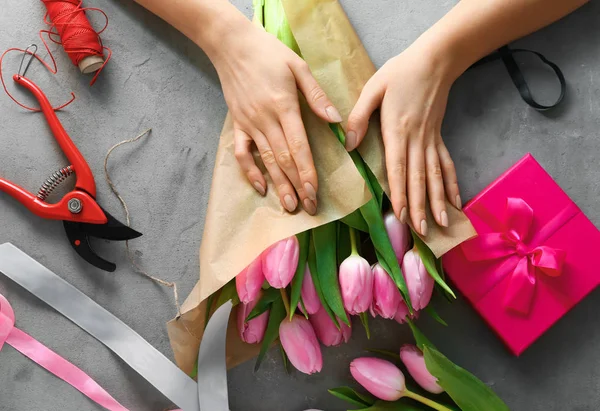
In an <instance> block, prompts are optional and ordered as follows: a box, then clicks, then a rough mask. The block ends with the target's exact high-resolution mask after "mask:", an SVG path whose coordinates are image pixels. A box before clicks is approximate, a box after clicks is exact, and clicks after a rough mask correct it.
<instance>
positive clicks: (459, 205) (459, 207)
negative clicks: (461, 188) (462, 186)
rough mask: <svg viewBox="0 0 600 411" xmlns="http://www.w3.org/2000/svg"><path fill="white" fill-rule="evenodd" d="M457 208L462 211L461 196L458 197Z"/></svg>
mask: <svg viewBox="0 0 600 411" xmlns="http://www.w3.org/2000/svg"><path fill="white" fill-rule="evenodd" d="M456 208H458V209H459V210H461V209H462V201H460V194H457V195H456Z"/></svg>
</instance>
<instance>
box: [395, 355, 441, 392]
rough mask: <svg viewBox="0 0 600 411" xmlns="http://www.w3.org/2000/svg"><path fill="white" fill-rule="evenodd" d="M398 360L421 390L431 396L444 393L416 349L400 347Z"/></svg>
mask: <svg viewBox="0 0 600 411" xmlns="http://www.w3.org/2000/svg"><path fill="white" fill-rule="evenodd" d="M400 359H401V360H402V362H403V363H404V365H405V366H406V369H407V370H408V372H409V373H410V375H411V376H412V377H413V379H414V380H415V381H416V382H417V384H419V385H420V386H421V388H423V389H424V390H425V391H429V392H430V393H432V394H441V393H442V392H444V389H443V388H442V387H440V385H439V384H438V382H437V381H438V380H437V378H435V377H434V376H433V375H431V373H430V372H429V370H428V369H427V366H426V365H425V357H423V352H422V351H421V350H420V349H419V348H418V347H416V346H414V345H409V344H407V345H404V346H402V348H400Z"/></svg>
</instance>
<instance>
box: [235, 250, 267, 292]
mask: <svg viewBox="0 0 600 411" xmlns="http://www.w3.org/2000/svg"><path fill="white" fill-rule="evenodd" d="M264 282H265V276H264V274H263V270H262V258H261V257H260V256H259V257H258V258H257V259H256V260H254V261H252V262H251V263H250V265H248V267H246V268H244V269H243V270H242V272H241V273H239V274H238V275H237V277H235V288H236V289H237V293H238V296H239V297H240V301H241V302H243V303H244V304H248V303H250V302H252V301H254V300H256V297H257V296H258V294H259V293H260V288H261V287H262V285H263V283H264Z"/></svg>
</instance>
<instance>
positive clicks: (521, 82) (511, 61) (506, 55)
mask: <svg viewBox="0 0 600 411" xmlns="http://www.w3.org/2000/svg"><path fill="white" fill-rule="evenodd" d="M516 53H532V54H534V55H536V56H537V57H538V58H539V59H540V60H541V61H542V62H543V63H544V64H546V65H547V66H548V67H550V68H551V69H552V70H553V71H554V73H556V77H557V78H558V81H559V82H560V96H559V97H558V99H557V100H556V102H555V103H554V104H551V105H544V104H540V103H538V102H537V101H535V99H534V98H533V96H532V94H531V90H530V89H529V86H528V84H527V81H526V80H525V77H524V76H523V72H522V71H521V69H520V68H519V65H518V64H517V62H516V61H515V58H514V55H515V54H516ZM497 60H502V62H503V63H504V65H505V66H506V69H507V70H508V74H509V75H510V78H511V79H512V81H513V83H514V84H515V86H516V87H517V90H518V91H519V94H520V95H521V97H522V98H523V100H524V101H525V102H526V103H527V104H529V105H530V106H531V107H533V108H535V109H536V110H539V111H546V110H550V109H552V108H554V107H556V106H558V105H559V104H560V103H561V102H562V101H563V99H564V97H565V93H566V91H567V82H566V80H565V76H564V75H563V73H562V71H561V69H560V67H558V66H557V65H556V64H554V63H553V62H551V61H550V60H548V59H547V58H546V57H545V56H544V55H543V54H541V53H538V52H537V51H533V50H526V49H511V48H510V47H508V46H504V47H501V48H500V49H498V51H496V52H495V53H492V54H490V55H489V56H487V57H484V58H482V59H481V60H479V61H478V62H476V63H475V64H473V65H472V66H471V67H470V69H472V68H475V67H479V66H481V65H484V64H487V63H490V62H493V61H497Z"/></svg>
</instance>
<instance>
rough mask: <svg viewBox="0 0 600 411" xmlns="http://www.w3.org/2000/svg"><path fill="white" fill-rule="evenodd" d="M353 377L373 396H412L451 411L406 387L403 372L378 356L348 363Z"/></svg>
mask: <svg viewBox="0 0 600 411" xmlns="http://www.w3.org/2000/svg"><path fill="white" fill-rule="evenodd" d="M350 373H351V374H352V376H353V377H354V379H355V380H356V381H357V382H358V383H359V384H360V385H362V386H363V387H364V388H365V389H366V390H367V391H369V392H370V393H371V394H373V395H374V396H375V397H377V398H379V399H381V400H384V401H397V400H399V399H400V398H402V397H408V398H412V399H413V400H415V401H419V402H421V403H422V404H425V405H428V406H429V407H431V408H433V409H436V410H438V411H451V410H450V409H449V408H448V407H445V406H443V405H441V404H438V403H437V402H435V401H432V400H430V399H429V398H426V397H423V396H421V395H419V394H416V393H414V392H411V391H409V390H407V389H406V381H405V379H404V374H402V371H400V370H399V369H398V367H396V366H395V365H394V364H392V363H391V362H389V361H385V360H381V359H379V358H368V357H365V358H357V359H356V360H354V361H352V363H351V364H350Z"/></svg>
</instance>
